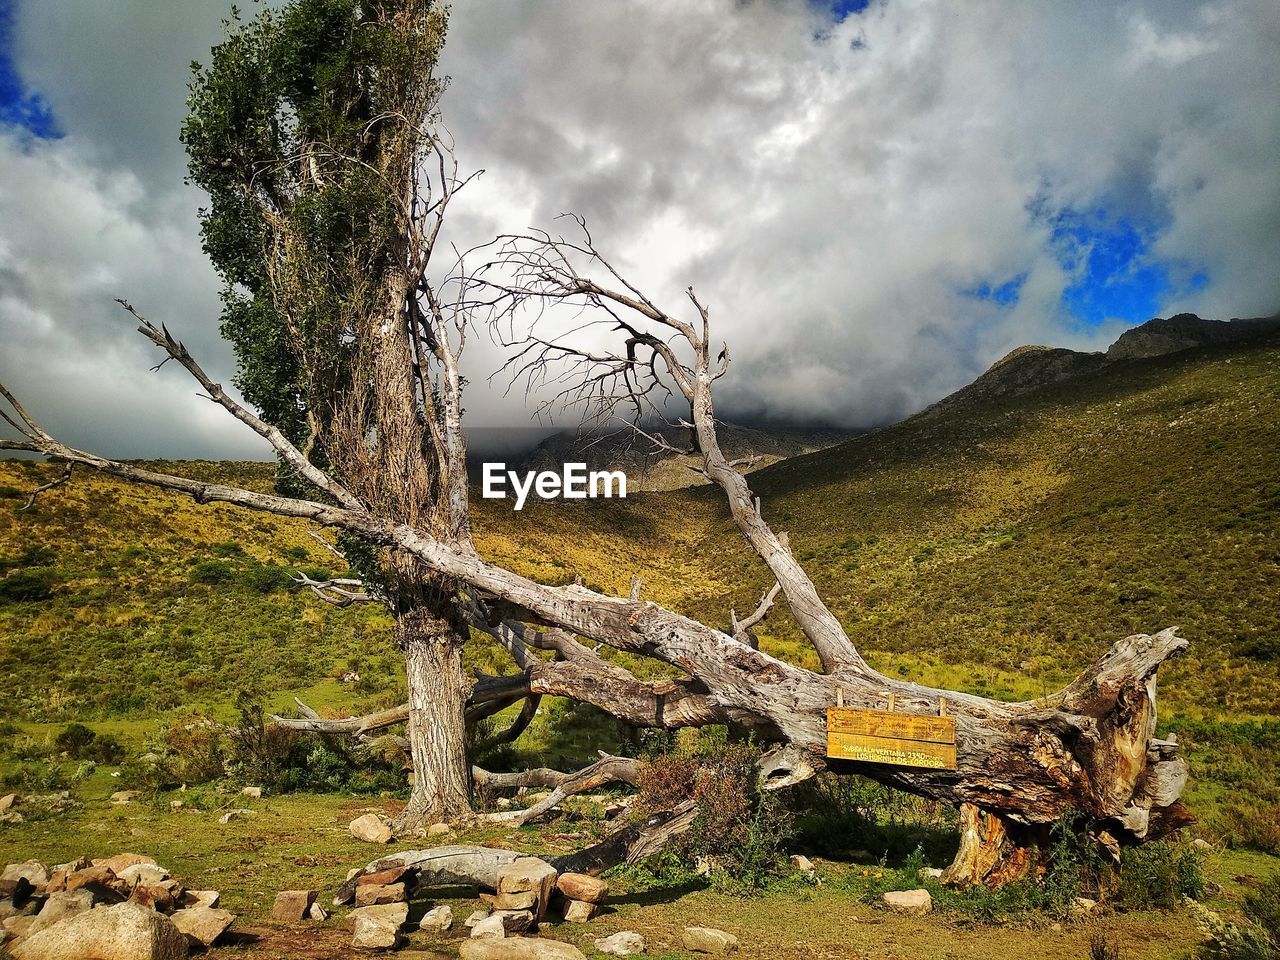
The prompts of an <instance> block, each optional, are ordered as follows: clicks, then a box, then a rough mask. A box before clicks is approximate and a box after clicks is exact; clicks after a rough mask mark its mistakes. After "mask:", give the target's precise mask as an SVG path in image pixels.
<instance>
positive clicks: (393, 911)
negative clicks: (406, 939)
mask: <svg viewBox="0 0 1280 960" xmlns="http://www.w3.org/2000/svg"><path fill="white" fill-rule="evenodd" d="M360 917H372V918H373V919H374V920H377V921H378V922H379V923H382V924H386V925H387V926H392V927H395V929H396V930H397V931H399V930H400V928H401V927H403V926H404V925H405V922H406V921H407V920H408V919H409V905H408V904H407V903H379V904H377V905H376V906H372V907H357V908H356V909H355V910H352V911H351V912H350V913H348V914H347V915H346V917H344V918H343V921H342V922H343V923H345V924H346V925H347V926H348V927H354V926H355V924H356V921H357V920H358V919H359V918H360Z"/></svg>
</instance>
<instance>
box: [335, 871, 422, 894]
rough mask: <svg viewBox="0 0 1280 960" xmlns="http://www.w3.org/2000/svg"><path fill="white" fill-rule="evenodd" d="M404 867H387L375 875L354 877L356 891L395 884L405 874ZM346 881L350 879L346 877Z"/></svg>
mask: <svg viewBox="0 0 1280 960" xmlns="http://www.w3.org/2000/svg"><path fill="white" fill-rule="evenodd" d="M407 872H408V871H407V869H406V868H405V867H389V868H387V869H386V870H379V871H378V872H377V873H364V874H360V876H358V877H356V889H357V890H359V889H360V888H361V887H363V886H365V885H368V884H372V885H373V886H375V887H384V886H386V885H388V884H392V883H395V882H396V881H398V880H399V879H400V878H401V877H403V876H404V875H405V873H407ZM347 879H348V880H350V879H351V877H347Z"/></svg>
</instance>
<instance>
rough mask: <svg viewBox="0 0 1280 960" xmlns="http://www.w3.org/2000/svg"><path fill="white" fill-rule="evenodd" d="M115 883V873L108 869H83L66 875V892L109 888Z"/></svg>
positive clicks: (100, 867) (102, 867)
mask: <svg viewBox="0 0 1280 960" xmlns="http://www.w3.org/2000/svg"><path fill="white" fill-rule="evenodd" d="M115 882H116V873H115V871H114V870H112V869H111V868H110V867H105V866H98V867H85V868H84V869H83V870H77V871H76V872H75V873H69V874H67V883H66V891H67V892H68V893H70V892H71V891H73V890H79V889H80V888H81V887H111V885H112V884H114V883H115Z"/></svg>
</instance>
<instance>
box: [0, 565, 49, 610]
mask: <svg viewBox="0 0 1280 960" xmlns="http://www.w3.org/2000/svg"><path fill="white" fill-rule="evenodd" d="M56 582H57V577H56V573H55V571H54V570H53V568H52V567H30V568H28V569H26V570H15V571H14V572H13V573H11V574H9V575H8V576H7V577H5V578H4V579H3V580H0V602H4V601H8V602H11V603H23V602H29V601H32V600H47V599H48V598H49V597H51V596H53V588H54V584H55V583H56Z"/></svg>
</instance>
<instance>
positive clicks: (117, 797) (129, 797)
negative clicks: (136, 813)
mask: <svg viewBox="0 0 1280 960" xmlns="http://www.w3.org/2000/svg"><path fill="white" fill-rule="evenodd" d="M140 796H142V791H141V790H117V791H116V792H115V793H113V794H112V795H111V802H112V803H133V801H135V800H137V799H138V798H139V797H140Z"/></svg>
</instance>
